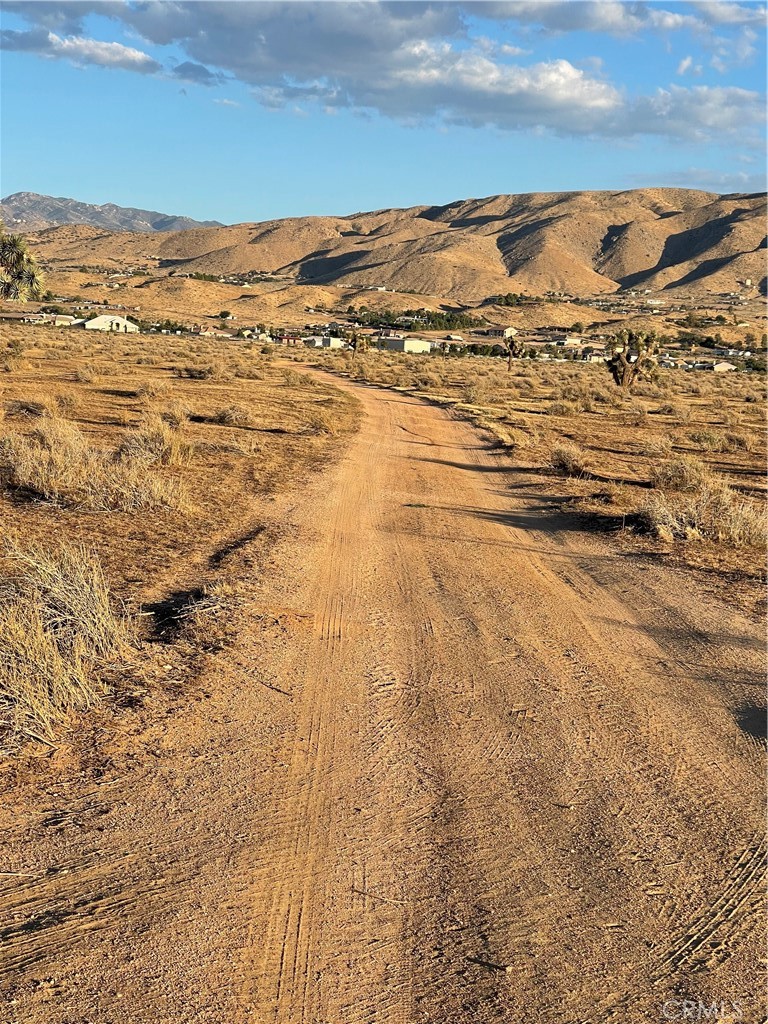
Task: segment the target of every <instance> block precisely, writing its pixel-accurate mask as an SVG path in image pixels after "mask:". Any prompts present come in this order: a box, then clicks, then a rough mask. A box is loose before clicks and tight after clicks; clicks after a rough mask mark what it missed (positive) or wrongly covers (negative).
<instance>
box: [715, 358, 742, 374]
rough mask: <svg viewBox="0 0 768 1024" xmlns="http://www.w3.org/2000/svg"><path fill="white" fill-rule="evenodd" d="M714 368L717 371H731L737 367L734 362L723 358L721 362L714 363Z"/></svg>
mask: <svg viewBox="0 0 768 1024" xmlns="http://www.w3.org/2000/svg"><path fill="white" fill-rule="evenodd" d="M712 369H713V370H714V371H715V373H730V372H731V370H735V369H736V367H735V366H734V365H733V363H727V362H725V360H723V362H721V363H712Z"/></svg>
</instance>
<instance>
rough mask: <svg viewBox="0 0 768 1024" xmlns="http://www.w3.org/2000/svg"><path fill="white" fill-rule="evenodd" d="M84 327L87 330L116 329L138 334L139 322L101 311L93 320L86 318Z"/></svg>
mask: <svg viewBox="0 0 768 1024" xmlns="http://www.w3.org/2000/svg"><path fill="white" fill-rule="evenodd" d="M82 323H83V327H84V328H85V329H86V331H115V332H116V333H119V334H138V333H139V327H138V324H135V323H133V321H132V320H126V318H125V317H124V316H116V315H113V314H111V313H101V314H100V315H99V316H95V317H93V318H92V319H91V320H84V321H83V322H82Z"/></svg>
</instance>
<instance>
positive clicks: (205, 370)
mask: <svg viewBox="0 0 768 1024" xmlns="http://www.w3.org/2000/svg"><path fill="white" fill-rule="evenodd" d="M173 372H174V373H175V374H176V376H177V377H188V378H189V379H190V380H209V379H210V378H211V377H213V367H212V366H176V367H174V370H173Z"/></svg>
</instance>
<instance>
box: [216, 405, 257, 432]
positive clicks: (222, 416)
mask: <svg viewBox="0 0 768 1024" xmlns="http://www.w3.org/2000/svg"><path fill="white" fill-rule="evenodd" d="M211 420H212V421H213V422H214V423H221V424H222V425H224V426H227V427H250V426H251V425H252V424H253V415H252V413H251V411H250V409H245V408H243V406H242V405H228V406H227V407H226V408H224V409H218V410H217V411H216V412H215V413H214V414H213V416H211Z"/></svg>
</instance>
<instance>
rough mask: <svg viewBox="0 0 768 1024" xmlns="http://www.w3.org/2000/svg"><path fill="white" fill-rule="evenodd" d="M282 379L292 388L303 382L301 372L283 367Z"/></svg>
mask: <svg viewBox="0 0 768 1024" xmlns="http://www.w3.org/2000/svg"><path fill="white" fill-rule="evenodd" d="M361 369H362V367H361ZM283 380H284V381H285V383H286V386H287V387H289V388H294V387H298V386H299V385H300V384H302V383H303V382H304V377H303V376H302V374H300V373H297V372H296V370H291V369H285V370H283Z"/></svg>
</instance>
